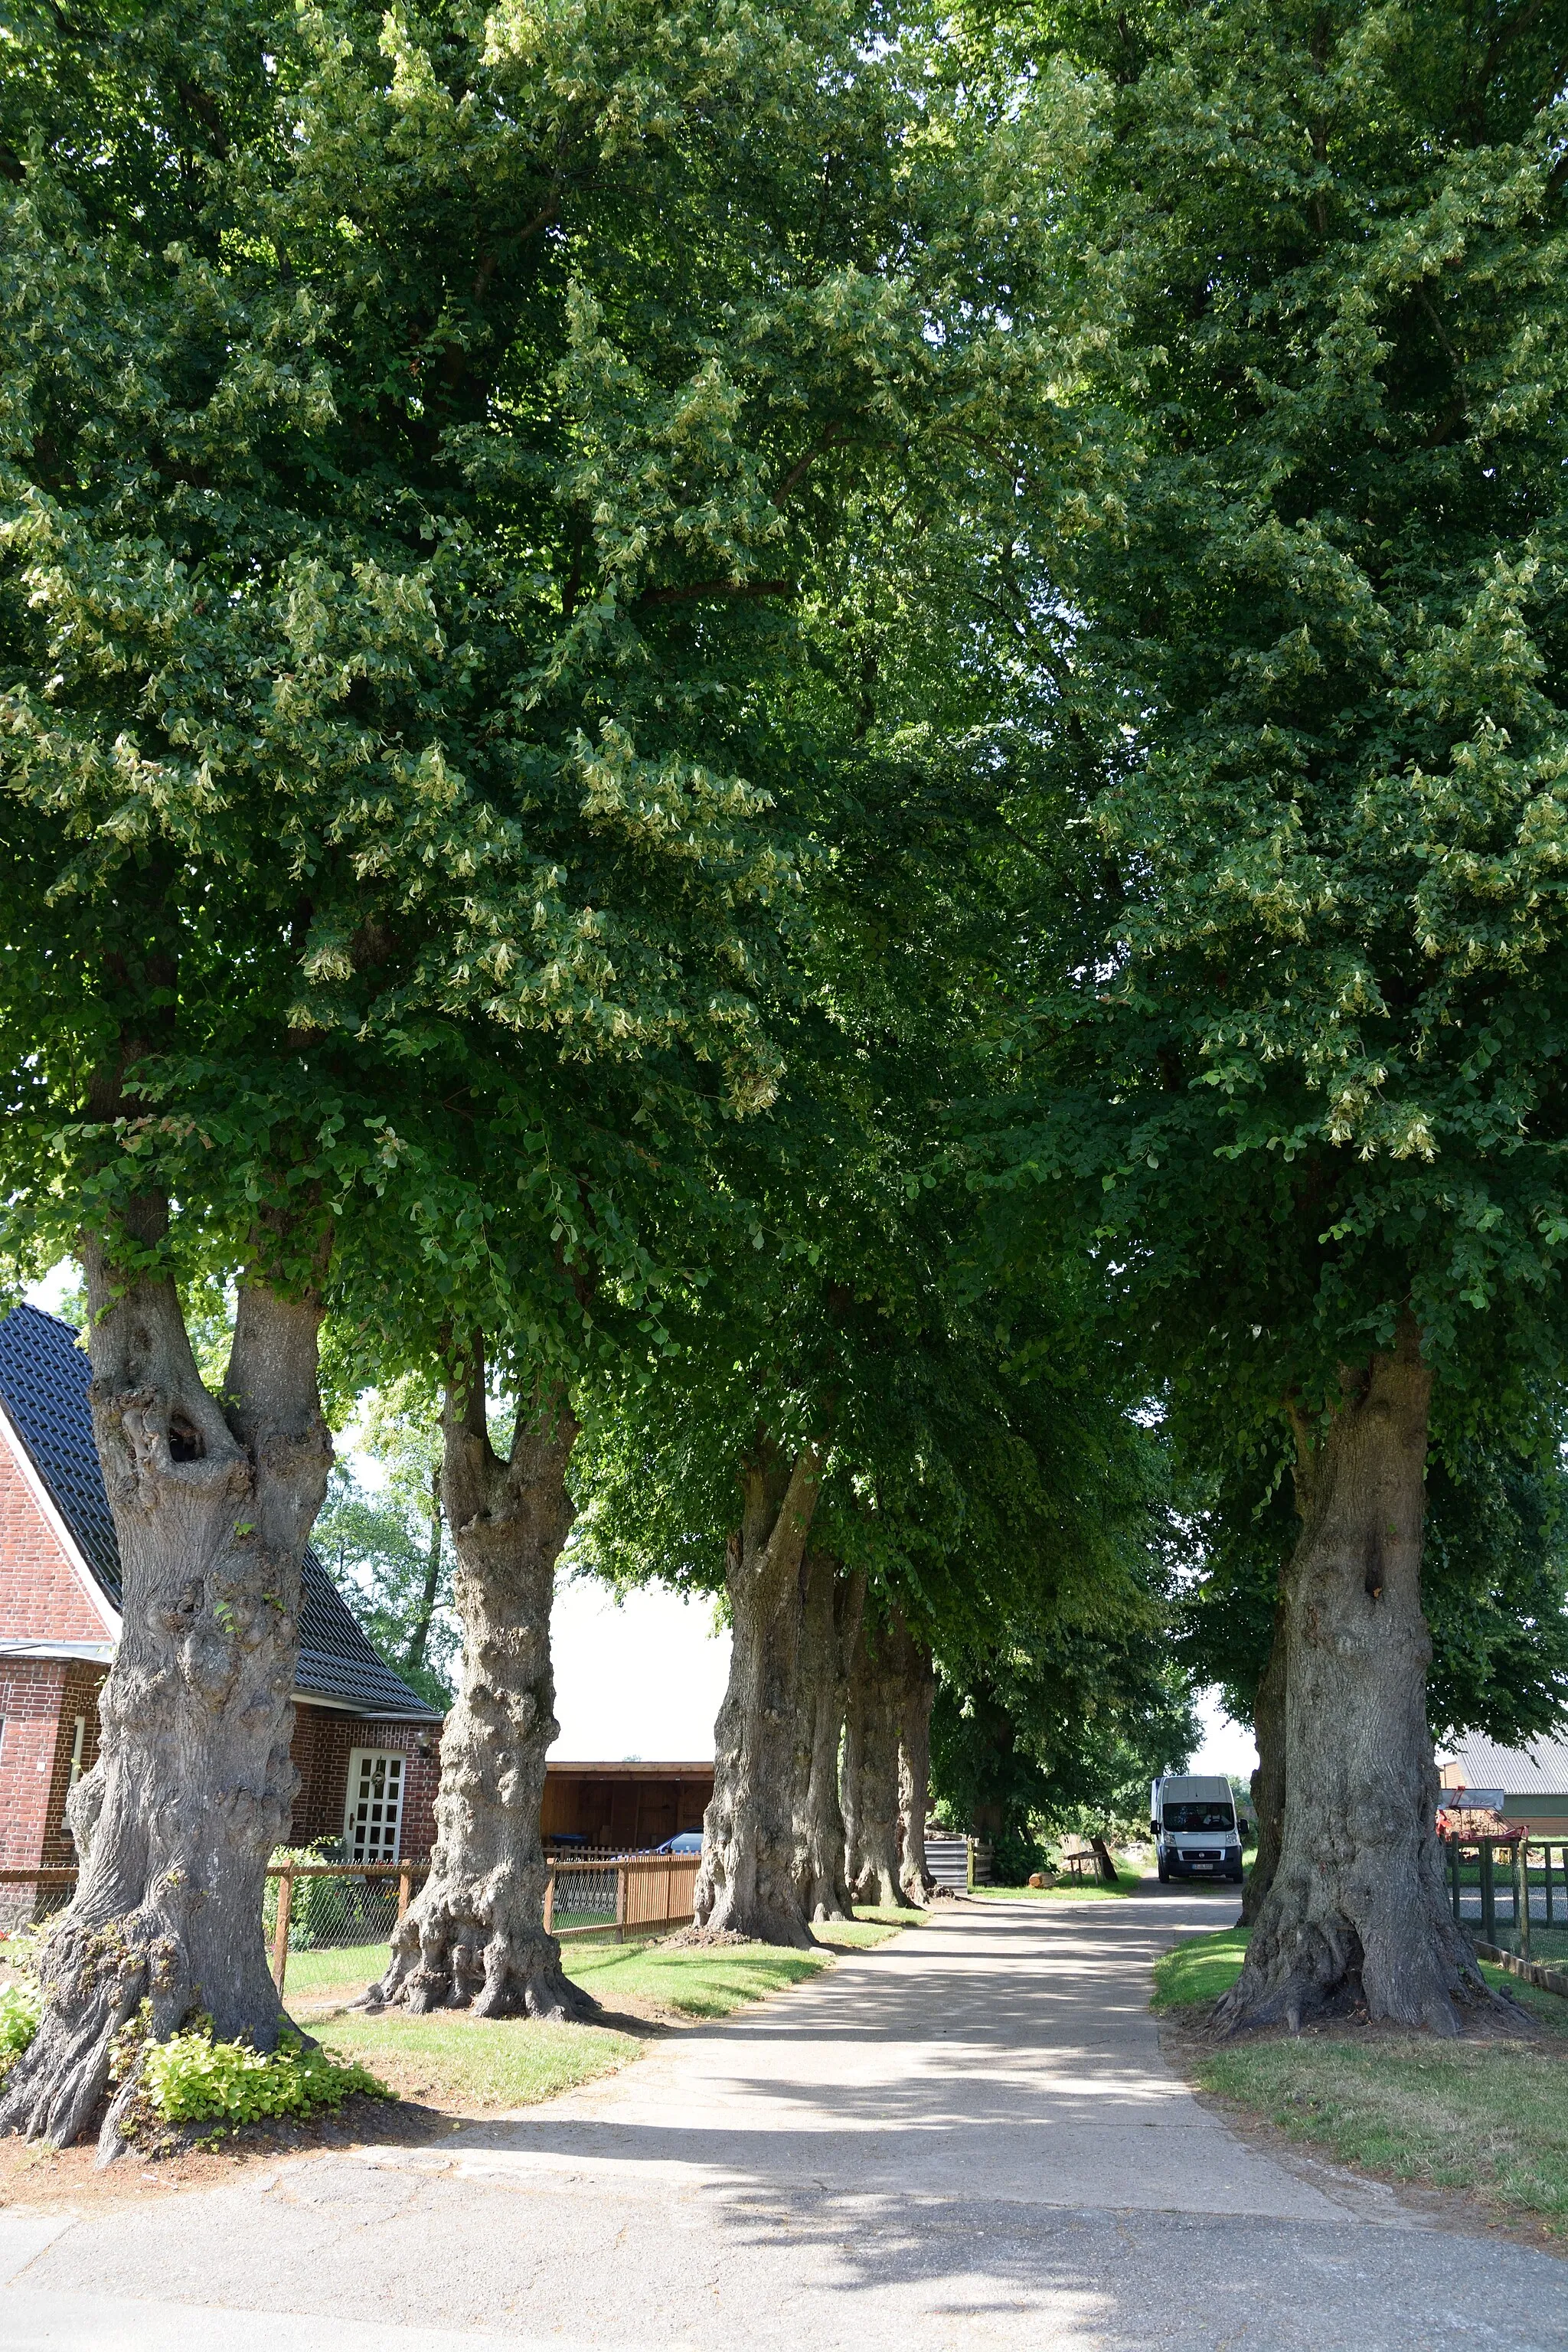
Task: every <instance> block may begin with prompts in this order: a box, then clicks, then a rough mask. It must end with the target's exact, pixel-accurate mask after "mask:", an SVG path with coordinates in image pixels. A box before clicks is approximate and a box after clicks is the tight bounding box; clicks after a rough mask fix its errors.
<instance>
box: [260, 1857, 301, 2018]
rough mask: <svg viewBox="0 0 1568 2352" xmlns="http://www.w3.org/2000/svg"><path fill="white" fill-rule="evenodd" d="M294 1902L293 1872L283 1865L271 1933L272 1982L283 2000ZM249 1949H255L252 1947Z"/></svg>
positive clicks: (291, 1866) (286, 1865)
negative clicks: (275, 1915)
mask: <svg viewBox="0 0 1568 2352" xmlns="http://www.w3.org/2000/svg"><path fill="white" fill-rule="evenodd" d="M293 1901H294V1870H293V1865H292V1864H290V1863H287V1862H286V1863H285V1864H283V1867H282V1869H281V1870H280V1871H279V1873H278V1924H277V1926H276V1927H274V1929H273V1931H272V1981H273V1983H274V1984H275V1985H276V1986H277V1988H278V1997H279V2000H281V1999H282V1998H283V1979H284V1977H285V1976H286V1975H287V1974H288V1969H289V1911H290V1910H291V1908H292V1907H293ZM251 1949H252V1950H254V1949H255V1946H254V1945H252V1947H251Z"/></svg>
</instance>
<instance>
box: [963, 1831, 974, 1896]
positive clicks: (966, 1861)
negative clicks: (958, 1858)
mask: <svg viewBox="0 0 1568 2352" xmlns="http://www.w3.org/2000/svg"><path fill="white" fill-rule="evenodd" d="M963 1883H964V1885H965V1886H966V1887H967V1888H968V1889H969V1892H970V1893H971V1894H972V1895H973V1892H974V1840H973V1838H972V1837H966V1838H965V1839H964V1841H963Z"/></svg>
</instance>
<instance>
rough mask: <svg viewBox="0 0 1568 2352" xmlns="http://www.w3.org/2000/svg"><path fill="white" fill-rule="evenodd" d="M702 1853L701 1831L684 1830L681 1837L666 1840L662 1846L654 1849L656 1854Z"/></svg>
mask: <svg viewBox="0 0 1568 2352" xmlns="http://www.w3.org/2000/svg"><path fill="white" fill-rule="evenodd" d="M701 1851H702V1832H701V1831H700V1830H682V1831H681V1832H680V1834H679V1837H672V1838H666V1839H665V1842H664V1843H663V1844H662V1845H656V1846H655V1848H654V1852H655V1853H701Z"/></svg>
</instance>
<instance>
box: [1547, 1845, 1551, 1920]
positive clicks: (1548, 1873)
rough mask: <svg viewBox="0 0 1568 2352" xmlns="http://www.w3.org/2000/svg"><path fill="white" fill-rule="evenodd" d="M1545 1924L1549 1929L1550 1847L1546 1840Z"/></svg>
mask: <svg viewBox="0 0 1568 2352" xmlns="http://www.w3.org/2000/svg"><path fill="white" fill-rule="evenodd" d="M1546 1924H1547V1926H1548V1927H1551V1925H1552V1845H1551V1841H1550V1840H1548V1842H1547V1846H1546Z"/></svg>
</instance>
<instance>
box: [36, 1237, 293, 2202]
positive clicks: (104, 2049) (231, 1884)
mask: <svg viewBox="0 0 1568 2352" xmlns="http://www.w3.org/2000/svg"><path fill="white" fill-rule="evenodd" d="M163 1223H164V1213H163V1205H162V1204H161V1203H149V1204H147V1205H146V1207H145V1209H144V1211H143V1213H142V1218H141V1221H140V1224H139V1227H138V1229H137V1230H136V1231H135V1234H134V1238H136V1239H137V1240H139V1241H142V1242H150V1241H153V1240H155V1239H157V1237H158V1236H159V1234H161V1233H162V1231H163ZM83 1256H84V1260H85V1264H86V1271H87V1290H88V1306H89V1318H90V1319H89V1355H90V1360H91V1364H92V1383H91V1387H90V1390H89V1397H90V1401H91V1407H92V1420H93V1433H94V1435H95V1437H96V1439H97V1443H98V1453H99V1459H100V1463H101V1464H102V1466H103V1476H104V1485H105V1487H106V1489H107V1491H108V1496H109V1507H110V1513H111V1515H112V1517H113V1520H114V1528H115V1533H116V1536H117V1537H118V1539H119V1544H120V1561H121V1590H122V1601H121V1605H122V1620H123V1622H122V1628H121V1641H120V1647H119V1650H118V1652H117V1653H116V1655H115V1660H114V1664H113V1665H112V1667H111V1668H110V1674H109V1678H108V1680H107V1682H106V1683H105V1685H104V1686H103V1691H102V1694H101V1696H100V1702H99V1710H100V1720H101V1723H102V1727H103V1731H102V1744H101V1747H100V1752H99V1758H98V1761H97V1762H96V1764H95V1765H94V1766H93V1769H92V1770H91V1771H90V1772H89V1773H88V1774H87V1775H86V1777H85V1778H84V1779H83V1780H80V1781H79V1783H78V1785H77V1787H76V1789H75V1790H74V1791H73V1792H72V1796H71V1800H70V1805H69V1818H70V1825H71V1829H72V1832H73V1834H74V1836H75V1839H76V1843H77V1849H78V1853H79V1855H80V1858H81V1874H80V1878H79V1884H78V1887H77V1891H76V1895H75V1896H74V1897H73V1899H72V1901H71V1903H70V1906H69V1907H68V1909H67V1910H66V1911H65V1912H64V1913H63V1914H62V1915H61V1916H60V1918H59V1921H58V1924H57V1925H56V1927H55V1928H54V1931H53V1933H52V1934H51V1936H50V1937H49V1940H48V1944H47V1948H46V1950H45V1954H44V1959H43V1998H44V2007H43V2020H42V2022H41V2024H40V2026H39V2028H38V2032H37V2036H36V2038H35V2039H34V2042H33V2043H32V2046H31V2048H30V2049H29V2050H28V2051H27V2052H26V2054H25V2056H23V2057H21V2058H19V2059H18V2060H17V2062H16V2064H15V2066H14V2067H13V2068H12V2070H11V2073H10V2076H9V2078H8V2080H7V2082H6V2084H5V2095H4V2098H3V2100H0V2126H5V2127H9V2128H10V2129H12V2130H18V2131H22V2132H25V2133H26V2135H27V2137H29V2138H41V2139H47V2140H52V2141H53V2142H55V2143H56V2144H57V2145H58V2146H63V2145H65V2144H66V2143H67V2142H68V2141H70V2140H73V2139H75V2138H77V2137H79V2134H80V2133H81V2132H82V2131H83V2129H84V2128H85V2127H86V2126H87V2125H88V2123H89V2120H90V2118H91V2117H92V2115H93V2113H94V2110H95V2109H96V2108H97V2107H98V2105H100V2101H101V2100H102V2097H103V2095H104V2092H105V2089H106V2087H107V2084H108V2081H109V2068H110V2045H111V2044H112V2042H113V2041H114V2037H115V2035H116V2034H117V2032H119V2030H120V2028H121V2026H122V2025H124V2024H126V2023H127V2021H129V2020H131V2019H132V2018H133V2017H134V2016H135V2015H136V2014H137V2011H138V2010H139V2009H140V2008H141V2005H142V2002H143V2001H145V2002H146V2003H147V2005H148V2007H147V2020H148V2026H149V2030H150V2033H151V2036H152V2038H153V2040H155V2041H163V2040H166V2039H167V2038H168V2037H169V2036H170V2035H171V2034H174V2033H175V2032H179V2030H180V2029H181V2028H182V2027H183V2026H184V2025H186V2024H188V2023H189V2022H190V2021H192V2020H193V2019H194V2018H195V2017H197V2016H199V2015H204V2014H205V2015H206V2016H209V2017H210V2018H211V2020H212V2025H213V2031H214V2032H215V2034H216V2036H217V2037H218V2038H219V2039H220V2040H223V2041H247V2042H252V2043H254V2045H255V2046H256V2048H257V2049H258V2050H271V2049H273V2048H274V2047H275V2046H276V2044H277V2040H278V2032H279V2024H280V2022H281V2021H282V2011H281V2009H280V2006H279V1999H278V1994H277V1991H276V1990H275V1988H274V1986H273V1982H272V1978H271V1975H270V1972H269V1970H268V1962H267V1951H266V1947H265V1944H264V1942H263V1938H262V1930H261V1899H262V1892H263V1886H264V1883H265V1874H266V1869H267V1863H268V1856H269V1855H270V1853H271V1852H272V1849H273V1847H274V1846H275V1845H277V1844H278V1843H279V1841H280V1840H281V1839H282V1838H283V1836H284V1834H285V1832H286V1831H287V1829H288V1825H289V1813H290V1811H291V1810H292V1807H293V1801H294V1792H295V1790H296V1789H297V1788H298V1786H299V1776H298V1774H297V1773H296V1771H295V1769H294V1767H293V1765H292V1763H291V1762H290V1760H289V1738H290V1735H291V1732H292V1729H293V1719H294V1718H293V1706H292V1704H291V1693H292V1690H293V1686H294V1666H295V1660H296V1656H297V1654H298V1651H299V1641H300V1633H299V1615H300V1570H301V1565H302V1562H303V1558H304V1551H305V1546H306V1543H307V1541H308V1540H309V1538H310V1528H311V1526H312V1524H313V1522H314V1520H315V1517H316V1513H317V1512H318V1510H319V1509H320V1508H321V1498H322V1496H323V1495H324V1493H325V1491H326V1483H327V1473H328V1470H329V1469H330V1467H331V1437H330V1436H329V1434H328V1431H327V1427H326V1423H325V1422H324V1421H323V1420H322V1418H321V1402H320V1397H319V1394H318V1391H317V1369H316V1338H317V1331H318V1328H319V1327H320V1322H321V1311H320V1308H319V1307H318V1306H317V1305H316V1303H315V1301H314V1300H313V1299H312V1298H310V1297H306V1298H303V1299H300V1298H288V1297H283V1296H281V1295H280V1294H279V1292H277V1291H275V1290H273V1289H272V1288H270V1287H269V1286H268V1284H267V1283H265V1282H262V1281H256V1280H250V1281H247V1282H245V1283H243V1284H242V1285H241V1286H240V1290H239V1301H238V1314H237V1320H236V1325H235V1333H234V1343H233V1348H232V1350H231V1353H230V1356H229V1363H228V1371H227V1376H226V1380H225V1382H224V1387H223V1391H222V1393H223V1396H224V1400H225V1402H224V1404H223V1406H222V1408H220V1407H219V1405H218V1404H217V1402H216V1401H215V1399H214V1398H213V1397H212V1396H211V1395H209V1393H208V1391H207V1390H206V1389H205V1386H204V1385H203V1382H202V1380H201V1376H200V1374H199V1373H198V1371H197V1370H196V1365H195V1357H194V1356H193V1354H192V1352H191V1343H190V1339H189V1337H188V1335H187V1333H186V1329H185V1321H184V1314H183V1312H182V1310H181V1307H180V1301H179V1297H178V1294H177V1293H176V1291H175V1288H174V1283H173V1282H172V1281H170V1280H163V1279H154V1278H152V1277H150V1276H133V1277H123V1276H118V1275H117V1273H116V1269H115V1267H114V1266H113V1265H112V1264H111V1262H110V1257H109V1255H108V1251H107V1247H106V1245H105V1244H104V1242H103V1241H102V1240H101V1239H100V1238H99V1237H93V1238H91V1239H89V1241H88V1242H87V1243H86V1244H84V1249H83ZM132 2079H133V2077H132ZM131 2088H132V2084H131V2082H128V2083H127V2084H126V2086H125V2090H124V2093H123V2094H122V2095H121V2097H120V2098H117V2099H116V2101H115V2103H114V2105H112V2106H111V2107H110V2111H109V2114H108V2116H106V2117H105V2119H104V2124H103V2129H102V2132H101V2134H100V2155H101V2156H102V2157H103V2158H105V2159H107V2158H109V2157H110V2156H113V2155H116V2154H118V2153H119V2150H120V2148H121V2146H122V2144H123V2143H122V2141H121V2137H120V2130H119V2123H120V2116H121V2111H122V2109H123V2106H124V2105H125V2103H126V2100H127V2099H128V2098H129V2096H130V2093H131Z"/></svg>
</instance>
